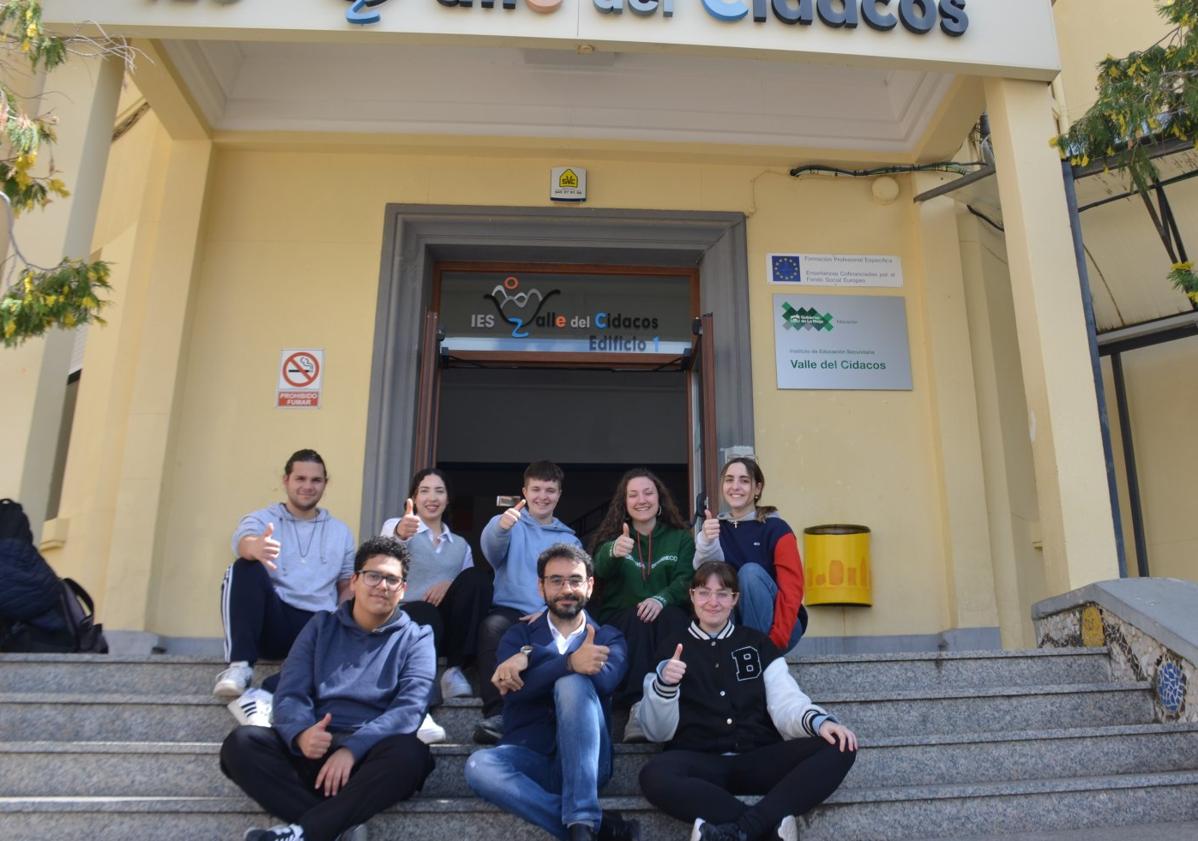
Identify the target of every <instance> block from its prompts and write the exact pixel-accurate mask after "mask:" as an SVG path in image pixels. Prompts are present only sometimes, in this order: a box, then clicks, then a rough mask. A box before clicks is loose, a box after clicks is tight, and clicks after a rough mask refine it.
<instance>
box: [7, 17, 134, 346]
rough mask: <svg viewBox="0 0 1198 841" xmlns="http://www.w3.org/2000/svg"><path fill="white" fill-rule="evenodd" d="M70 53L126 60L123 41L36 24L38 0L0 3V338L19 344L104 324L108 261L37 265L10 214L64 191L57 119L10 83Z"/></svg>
mask: <svg viewBox="0 0 1198 841" xmlns="http://www.w3.org/2000/svg"><path fill="white" fill-rule="evenodd" d="M73 55H90V56H103V57H105V58H112V59H115V60H120V61H123V62H125V63H126V64H128V63H130V62H131V61H132V56H133V53H132V51H131V50H130V49H129V48H128V47H127V46H126V45H125V44H124V43H122V42H120V41H113V40H109V39H106V38H101V39H95V38H91V37H86V36H82V35H80V36H65V37H64V36H60V35H57V34H54V33H51V32H48V31H47V30H46V29H45V28H44V27H43V25H42V9H41V2H40V0H3V2H0V205H2V206H0V219H4V220H6V222H7V225H6V227H7V229H8V233H9V255H8V257H7V259H6V260H4V262H3V263H2V264H0V342H2V343H3V344H4V345H5V346H6V347H13V346H16V345H19V344H20V343H22V342H23V341H25V340H26V339H29V338H32V337H34V336H40V335H42V334H44V333H45V332H46V331H47V330H50V329H52V328H55V327H65V328H71V327H75V326H77V325H80V324H87V323H89V322H99V323H103V319H102V318H101V317H100V311H101V310H102V309H103V308H104V306H105V304H106V303H107V301H106V300H105V297H104V293H106V292H107V291H108V290H109V289H110V286H109V282H108V278H109V274H110V270H109V266H108V264H107V263H105V262H103V261H92V262H89V261H87V260H78V259H68V258H63V259H62V260H61V261H60V262H59V263H58V264H57V265H54V266H39V265H37V264H35V263H33V262H31V261H29V260H28V259H26V257H25V255H24V254H23V253H22V252H21V248H20V244H19V242H18V241H17V238H16V234H15V228H14V224H13V223H14V219H15V218H16V217H17V216H19V215H21V214H22V213H25V212H27V211H31V210H40V209H42V208H44V207H45V206H46V205H48V204H49V203H50V202H51V201H53V200H54V199H55V198H66V197H67V196H69V195H70V193H69V191H68V190H67V186H66V184H65V183H64V182H63V181H62V179H61V178H59V172H58V171H57V170H56V169H55V167H54V159H53V146H54V142H55V140H56V139H57V135H56V131H57V122H58V121H57V118H56V117H55V116H54V114H53V112H50V111H44V110H42V109H41V98H40V97H25V96H22V95H20V94H18V93H17V92H16V90H15V88H14V87H13V85H12V84H10V82H11V81H12V80H15V79H18V78H20V77H21V76H22V75H28V76H30V77H31V78H32V77H33V76H35V75H36V74H38V73H49V72H50V71H52V70H54V68H56V67H58V66H59V65H61V64H63V63H64V62H65V61H68V60H69V59H70V58H71V56H73Z"/></svg>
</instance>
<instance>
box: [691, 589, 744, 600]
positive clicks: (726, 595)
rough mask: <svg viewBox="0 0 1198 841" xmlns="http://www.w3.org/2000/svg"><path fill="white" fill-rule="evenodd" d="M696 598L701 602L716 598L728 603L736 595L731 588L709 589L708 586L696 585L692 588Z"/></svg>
mask: <svg viewBox="0 0 1198 841" xmlns="http://www.w3.org/2000/svg"><path fill="white" fill-rule="evenodd" d="M691 593H693V594H694V596H695V598H696V599H698V600H699V601H701V602H708V601H711V600H712V599H715V600H716V601H717V602H719V603H720V604H728V603H729V602H731V601H732V599H733V598H734V597H735V596H736V593H734V592H732V591H731V590H708V589H707V588H706V587H696V588H694V589H692V590H691Z"/></svg>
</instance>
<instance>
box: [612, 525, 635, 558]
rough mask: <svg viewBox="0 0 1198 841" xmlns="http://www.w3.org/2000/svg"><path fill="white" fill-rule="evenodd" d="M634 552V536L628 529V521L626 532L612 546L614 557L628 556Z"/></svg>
mask: <svg viewBox="0 0 1198 841" xmlns="http://www.w3.org/2000/svg"><path fill="white" fill-rule="evenodd" d="M631 554H632V537H631V535H630V533H629V531H628V523H625V524H624V533H623V534H621V535H620V536H619V537H617V538H616V539H615V542H614V543H612V546H611V556H612V557H613V558H627V557H628V556H629V555H631Z"/></svg>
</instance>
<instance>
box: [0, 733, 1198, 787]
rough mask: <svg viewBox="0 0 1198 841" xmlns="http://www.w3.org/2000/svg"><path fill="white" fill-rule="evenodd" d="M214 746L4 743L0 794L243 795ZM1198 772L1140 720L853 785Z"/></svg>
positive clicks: (874, 750)
mask: <svg viewBox="0 0 1198 841" xmlns="http://www.w3.org/2000/svg"><path fill="white" fill-rule="evenodd" d="M219 747H220V746H219V744H217V743H215V742H199V743H186V742H184V743H179V742H0V796H6V797H13V796H28V797H32V796H39V795H40V796H61V797H69V796H82V795H87V796H120V795H124V796H131V797H221V796H235V795H236V794H237V793H238V790H237V788H236V787H235V786H234V785H233V784H232V783H230V782H229V781H228V780H227V779H226V778H225V776H224V775H223V774H222V773H221V772H220V768H219V761H218V758H217V754H218V751H219ZM480 749H481V748H477V747H475V746H473V745H436V746H434V747H433V753H434V755H435V756H436V758H437V768H436V770H435V771H434V772H433V773H432V775H431V776H430V777H429V779H428V781H427V782H426V783H425V787H424V794H425V795H426V796H428V797H468V796H469V795H470V792H469V789H468V788H467V786H466V781H465V778H464V776H463V774H464V770H463V769H464V767H465V763H466V759H467V758H468V757H469V755H470V754H471V753H472V752H473V751H474V750H480ZM657 751H658V748H657V747H656V746H654V745H617V746H616V755H615V770H614V773H613V775H612V779H611V781H610V782H609V783H608V785H607V787H606V788H605V789H604V793H605V794H606V795H609V796H613V797H614V796H635V795H638V794H639V793H640V787H639V785H638V784H637V776H638V774H639V773H640V769H641V766H642V765H643V764H644V763H645V762H646V761H648V759H649V758H650V757H651V756H653V755H655V754H656V753H657ZM1096 768H1101V769H1103V771H1104V772H1106V773H1108V774H1130V773H1149V772H1152V773H1163V772H1169V771H1196V770H1198V724H1190V725H1135V726H1127V727H1101V728H1085V729H1076V730H1047V731H1037V732H1035V733H1033V734H1027V733H1023V734H994V733H979V734H967V735H964V736H926V737H922V738H917V739H894V738H891V739H874V740H869V739H866V740H863V741H862V746H861V752H860V754H859V756H858V759H857V762H856V764H855V765H854V767H853V771H852V773H851V774H849V776H848V778H847V779H846V780H845V782H844V788H846V789H862V788H877V787H881V786H898V785H934V784H938V783H946V782H955V783H966V782H969V783H983V782H1001V781H1004V780H1025V779H1045V778H1052V777H1058V776H1059V777H1068V776H1071V775H1073V774H1075V773H1077V770H1078V769H1096Z"/></svg>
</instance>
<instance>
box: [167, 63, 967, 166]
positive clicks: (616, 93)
mask: <svg viewBox="0 0 1198 841" xmlns="http://www.w3.org/2000/svg"><path fill="white" fill-rule="evenodd" d="M166 46H167V51H168V54H169V56H170V58H171V61H172V62H173V63H174V64H175V66H176V69H177V70H178V71H179V73H180V75H181V77H182V79H183V80H184V82H185V84H186V85H187V87H188V89H189V90H190V92H191V94H192V96H193V98H194V99H195V101H196V102H197V103H198V104H199V106H200V107H201V109H202V110H203V111H204V112H205V114H206V116H207V118H208V121H209V123H210V124H211V125H212V126H213V127H215V128H216V129H218V130H224V131H301V132H309V131H315V132H365V133H387V134H449V135H476V136H483V135H486V136H514V137H549V138H595V139H620V140H636V141H672V142H698V143H719V144H746V145H757V146H783V147H787V146H789V147H796V148H798V147H807V148H832V149H849V150H860V151H866V152H870V151H872V152H877V153H879V154H880V155H895V154H902V153H906V152H910V151H912V150H913V149H914V148H915V146H916V144H917V143H918V141H919V139H920V138H921V136H922V135H923V133H924V131H925V129H926V127H927V126H928V124H929V121H930V119H931V117H932V115H933V114H934V113H935V110H936V108H937V106H938V105H939V104H940V103H941V101H942V100H943V98H944V96H945V94H946V92H947V90H948V89H949V86H950V85H951V82H952V78H953V77H952V76H949V75H945V74H937V73H927V72H921V71H909V70H902V71H896V70H886V69H865V68H859V67H858V68H850V67H840V66H834V65H826V64H819V65H814V64H804V63H798V62H795V63H780V62H777V61H772V62H767V61H758V60H748V59H713V58H707V57H697V56H684V55H675V54H664V53H603V52H597V53H593V54H590V55H579V54H577V53H574V52H569V51H556V50H525V49H518V48H507V47H502V48H501V47H460V46H459V47H446V46H423V45H422V46H397V45H350V44H298V43H295V44H292V43H258V42H252V43H251V42H228V41H170V42H166Z"/></svg>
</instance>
